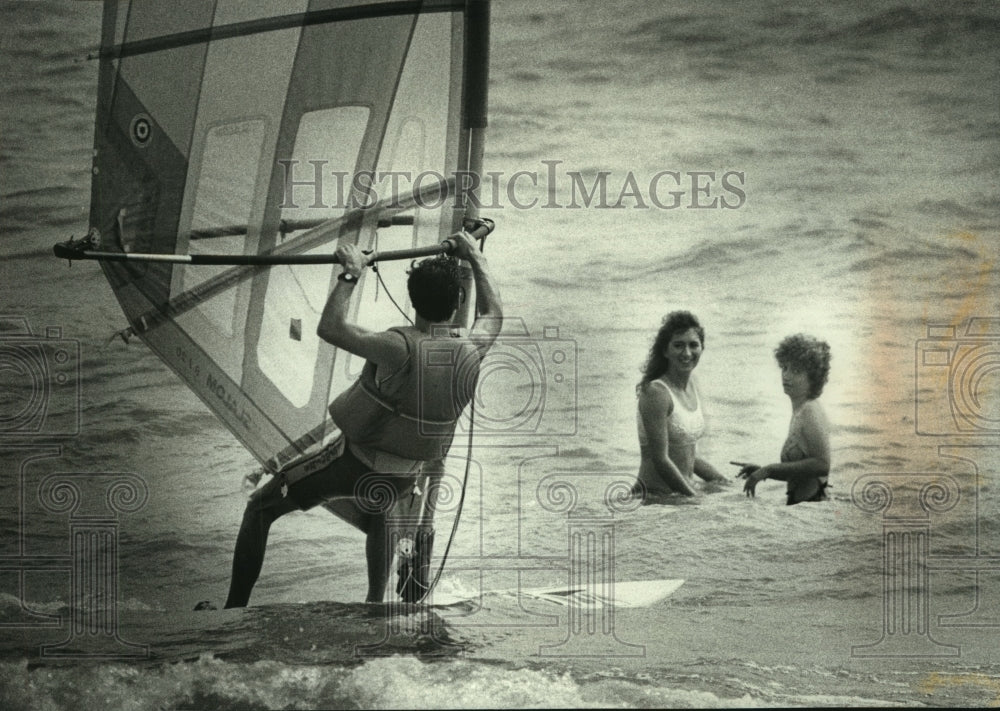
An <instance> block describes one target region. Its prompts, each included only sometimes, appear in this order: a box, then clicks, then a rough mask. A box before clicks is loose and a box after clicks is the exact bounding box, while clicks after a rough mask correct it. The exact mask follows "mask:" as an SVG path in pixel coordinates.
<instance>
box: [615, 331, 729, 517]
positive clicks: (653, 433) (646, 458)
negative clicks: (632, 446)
mask: <svg viewBox="0 0 1000 711" xmlns="http://www.w3.org/2000/svg"><path fill="white" fill-rule="evenodd" d="M704 347H705V329H703V328H702V327H701V324H700V323H699V322H698V319H697V318H696V317H695V316H694V314H692V313H690V312H688V311H674V312H671V313H669V314H667V316H666V317H665V318H664V319H663V325H662V326H661V327H660V330H659V332H658V333H657V334H656V339H655V341H654V342H653V346H652V348H651V349H650V352H649V358H648V359H647V361H646V365H645V367H644V369H643V376H642V380H641V381H640V382H639V385H638V386H637V387H636V394H637V395H638V398H639V404H638V412H637V415H636V420H637V428H638V434H639V449H640V453H641V457H642V462H641V464H640V466H639V480H638V481H637V482H636V484H635V486H634V487H633V489H632V491H633V494H634V495H638V496H642V497H643V498H646V496H647V495H648V494H659V495H662V494H681V495H683V496H695V495H697V493H698V491H697V489H696V488H695V487H694V476H695V475H697V476H699V477H700V478H702V479H704V480H705V481H714V482H726V481H727V480H726V478H725V477H724V476H722V475H721V474H720V473H719V472H718V471H716V469H715V468H714V467H713V466H712V465H711V464H709V463H708V462H706V461H705V460H703V459H701V458H700V457H698V455H697V448H696V445H697V442H698V439H699V438H700V437H701V436H702V434H703V433H704V431H705V418H704V415H703V413H702V408H701V398H700V396H699V393H698V389H697V387H696V385H695V381H694V379H693V378H692V373H693V372H694V369H695V367H697V365H698V361H699V360H700V359H701V354H702V350H703V349H704Z"/></svg>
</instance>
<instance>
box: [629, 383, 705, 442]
mask: <svg viewBox="0 0 1000 711" xmlns="http://www.w3.org/2000/svg"><path fill="white" fill-rule="evenodd" d="M657 383H659V384H660V385H662V386H663V387H665V388H666V389H667V390H668V391H669V392H670V396H671V398H672V399H673V401H674V409H673V411H672V412H671V413H670V416H669V417H668V418H667V437H668V441H670V442H677V443H679V444H681V445H688V446H692V447H693V446H694V444H695V443H696V442H697V441H698V440H699V439H701V436H702V435H703V434H705V416H704V415H703V414H702V411H701V401H700V400H699V398H698V389H697V388H692V390H693V391H694V407H693V408H690V409H689V408H687V407H685V405H684V401H683V400H682V399H681V397H680V395H679V394H678V392H677V391H676V390H675V389H674V388H673V387H672V386H671V385H670V384H669V383H666V382H664V381H662V380H653V381H652V382H651V384H654V385H655V384H657ZM636 425H637V426H638V430H639V444H640V445H641V446H643V447H644V446H646V444H647V443H648V442H649V438H648V437H646V427H645V426H644V425H643V424H642V413H641V412H638V410H637V411H636Z"/></svg>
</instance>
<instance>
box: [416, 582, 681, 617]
mask: <svg viewBox="0 0 1000 711" xmlns="http://www.w3.org/2000/svg"><path fill="white" fill-rule="evenodd" d="M683 584H684V581H683V580H682V579H679V578H668V579H663V580H623V581H616V582H615V583H614V584H613V585H610V586H601V587H598V588H596V589H594V588H591V587H588V586H586V585H578V586H569V587H558V586H557V587H544V588H504V589H501V590H486V591H483V592H481V593H476V594H475V595H459V594H455V593H446V592H442V591H434V592H433V593H431V602H432V604H433V605H436V606H439V607H452V606H455V605H461V604H464V603H469V602H476V601H481V600H483V599H484V598H489V597H504V598H523V599H530V600H540V601H542V602H547V603H550V604H553V605H557V606H559V607H570V608H574V609H585V608H591V607H616V608H622V609H625V608H642V607H651V606H653V605H655V604H656V603H658V602H661V601H663V600H665V599H667V598H668V597H669V596H670V595H672V594H673V593H674V592H676V591H677V589H678V588H680V586H681V585H683Z"/></svg>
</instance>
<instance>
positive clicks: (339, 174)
mask: <svg viewBox="0 0 1000 711" xmlns="http://www.w3.org/2000/svg"><path fill="white" fill-rule="evenodd" d="M368 116H369V109H368V107H366V106H338V107H335V108H329V109H321V110H317V111H312V112H309V113H306V114H303V116H302V118H301V120H300V121H299V128H298V132H297V134H296V137H295V143H294V148H293V151H292V155H291V156H289V157H288V158H287V159H284V160H281V163H279V164H280V165H282V166H286V168H285V169H286V170H291V171H293V172H291V174H290V175H291V179H290V180H289V179H288V178H286V181H285V186H286V189H285V194H284V195H283V196H282V197H283V201H282V203H281V204H282V206H283V209H282V211H281V219H282V220H283V221H285V222H286V223H288V224H304V225H311V224H317V223H320V222H322V221H324V220H330V219H334V218H337V217H340V216H341V215H342V214H343V213H344V212H345V211H346V208H347V206H348V199H349V193H348V190H349V188H350V186H351V183H352V179H353V175H354V172H355V170H356V166H357V164H358V158H359V155H360V154H361V150H362V147H363V145H364V139H365V133H366V130H367V126H368ZM285 239H286V240H290V239H295V233H294V232H293V233H292V234H290V235H289V236H286V237H285ZM335 248H336V243H335V242H334V241H331V242H330V243H328V244H323V245H319V246H318V247H314V248H313V249H311V250H309V252H307V254H319V253H329V252H332V251H333V250H334V249H335ZM334 270H339V268H334ZM332 278H333V271H331V269H330V268H324V267H318V266H278V267H273V268H272V269H271V270H270V274H269V275H268V280H267V297H266V298H265V299H264V315H263V320H262V323H261V334H260V339H259V340H258V342H257V362H258V364H259V366H260V370H261V372H262V373H264V375H265V376H267V378H268V379H270V380H271V382H272V383H274V385H275V386H276V387H277V388H278V389H279V390H280V391H281V392H282V394H283V395H284V396H285V397H286V398H287V399H288V400H289V402H291V403H292V404H293V405H294V406H295V407H304V406H305V405H306V404H308V403H309V400H310V396H311V394H312V391H313V381H314V376H315V363H316V361H317V353H318V349H319V347H320V341H319V337H318V336H317V335H316V327H317V326H318V325H319V317H320V314H321V313H322V311H323V306H324V304H325V303H326V297H327V294H328V293H329V290H330V282H331V280H332ZM293 324H294V326H293ZM293 333H294V334H295V335H297V336H298V338H295V337H290V336H291V334H293Z"/></svg>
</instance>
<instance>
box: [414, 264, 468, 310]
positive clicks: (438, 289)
mask: <svg viewBox="0 0 1000 711" xmlns="http://www.w3.org/2000/svg"><path fill="white" fill-rule="evenodd" d="M406 288H407V290H408V291H409V292H410V302H411V303H412V304H413V308H414V309H416V311H417V314H418V315H420V316H422V317H423V318H425V319H427V320H428V321H431V322H441V321H447V320H448V319H450V318H451V315H452V314H453V313H455V309H457V308H458V299H459V297H460V296H461V293H462V272H461V269H460V268H459V263H458V260H457V259H455V258H453V257H449V256H447V255H444V254H442V255H439V256H437V257H433V258H431V259H425V260H423V261H422V262H418V263H417V265H416V266H415V267H413V269H412V270H411V271H410V277H409V279H408V280H407V282H406Z"/></svg>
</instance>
